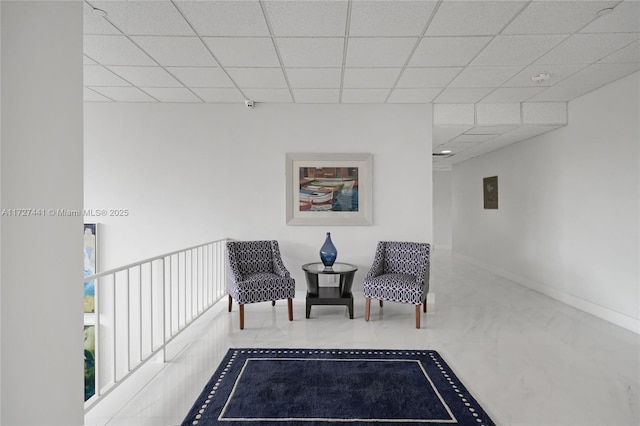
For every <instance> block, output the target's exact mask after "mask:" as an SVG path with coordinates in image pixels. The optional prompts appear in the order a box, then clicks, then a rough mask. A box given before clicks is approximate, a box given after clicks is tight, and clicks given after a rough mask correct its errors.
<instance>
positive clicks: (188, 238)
mask: <svg viewBox="0 0 640 426" xmlns="http://www.w3.org/2000/svg"><path fill="white" fill-rule="evenodd" d="M287 152H310V153H311V152H342V153H344V152H370V153H372V154H373V191H374V193H373V220H374V225H373V226H333V227H332V226H328V227H327V226H287V224H286V221H285V183H286V182H285V154H286V153H287ZM431 176H432V175H431V106H429V105H278V104H257V105H256V106H255V107H254V108H253V109H252V110H248V109H247V108H245V106H244V105H192V104H101V103H87V104H85V208H87V209H128V210H129V216H128V217H106V218H93V221H97V222H100V223H101V224H102V225H101V232H102V235H101V243H100V249H101V250H102V255H101V267H100V269H102V270H105V269H108V268H113V267H117V266H121V265H123V264H126V263H130V262H134V261H137V260H141V259H143V258H147V257H151V256H153V255H157V254H161V253H164V252H168V251H172V250H176V249H179V248H183V247H188V246H191V245H196V244H200V243H204V242H207V241H210V240H214V239H219V238H223V237H231V238H235V239H277V240H279V241H280V245H281V251H282V253H283V257H284V261H285V265H287V267H288V268H289V270H290V271H291V272H292V274H293V276H294V278H296V281H297V284H298V287H299V288H304V285H305V284H304V276H303V274H302V270H301V269H300V266H301V265H302V264H303V263H306V262H310V261H319V255H318V252H319V250H320V246H321V245H322V243H323V242H324V237H325V232H327V231H330V232H331V233H332V239H333V242H334V244H335V245H336V247H337V248H338V261H343V262H351V263H355V264H357V265H358V266H359V268H360V270H359V271H358V274H359V275H360V276H356V283H359V282H360V281H361V278H363V277H364V274H366V272H367V270H368V268H369V267H370V265H371V262H372V260H373V255H374V251H375V245H376V243H377V241H378V240H383V239H397V240H412V241H427V242H431V241H432V217H431V210H432V206H431V181H432V177H431ZM85 220H87V221H90V220H92V218H85Z"/></svg>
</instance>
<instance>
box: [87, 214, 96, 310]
mask: <svg viewBox="0 0 640 426" xmlns="http://www.w3.org/2000/svg"><path fill="white" fill-rule="evenodd" d="M97 242H98V224H97V223H85V224H84V276H85V277H88V276H89V275H93V274H95V273H96V271H97V263H96V259H97V255H96V248H97V246H98V244H97ZM95 285H96V283H95V280H89V281H85V282H84V311H85V312H86V313H91V312H95V294H96V290H95Z"/></svg>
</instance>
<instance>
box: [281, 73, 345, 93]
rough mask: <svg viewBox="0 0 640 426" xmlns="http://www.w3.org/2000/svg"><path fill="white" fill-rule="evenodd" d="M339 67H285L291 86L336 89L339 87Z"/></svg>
mask: <svg viewBox="0 0 640 426" xmlns="http://www.w3.org/2000/svg"><path fill="white" fill-rule="evenodd" d="M341 76H342V70H341V69H340V68H287V78H288V80H289V84H290V85H291V87H292V88H301V89H304V88H307V89H337V88H340V78H341Z"/></svg>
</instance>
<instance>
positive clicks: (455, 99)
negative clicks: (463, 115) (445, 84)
mask: <svg viewBox="0 0 640 426" xmlns="http://www.w3.org/2000/svg"><path fill="white" fill-rule="evenodd" d="M492 90H493V89H492V88H488V87H487V88H475V89H474V88H447V89H444V90H443V91H442V93H440V94H439V95H438V97H437V98H436V99H435V100H434V102H436V103H443V104H466V103H476V102H478V101H480V99H482V98H484V97H485V96H487V95H488V94H489V93H490V92H491V91H492Z"/></svg>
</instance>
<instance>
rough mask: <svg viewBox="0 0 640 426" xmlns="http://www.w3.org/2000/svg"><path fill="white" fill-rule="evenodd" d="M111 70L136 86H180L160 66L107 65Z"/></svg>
mask: <svg viewBox="0 0 640 426" xmlns="http://www.w3.org/2000/svg"><path fill="white" fill-rule="evenodd" d="M109 69H110V70H111V71H113V72H114V73H116V74H118V75H119V76H120V77H122V78H124V79H125V80H127V81H129V82H130V83H131V84H133V85H135V86H138V87H182V84H180V82H179V81H178V80H176V79H175V78H173V77H172V76H171V74H169V73H168V72H166V71H165V70H164V69H162V68H161V67H124V66H113V67H109Z"/></svg>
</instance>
